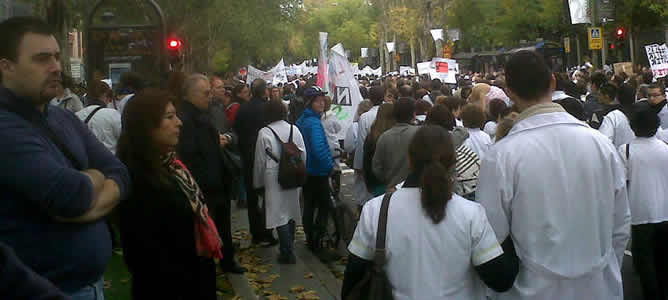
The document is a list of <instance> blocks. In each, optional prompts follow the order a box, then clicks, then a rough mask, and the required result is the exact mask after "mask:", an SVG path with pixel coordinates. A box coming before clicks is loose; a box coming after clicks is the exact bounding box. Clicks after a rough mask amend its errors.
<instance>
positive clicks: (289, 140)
mask: <svg viewBox="0 0 668 300" xmlns="http://www.w3.org/2000/svg"><path fill="white" fill-rule="evenodd" d="M289 125H290V137H289V138H288V143H292V128H293V126H294V125H292V124H289ZM279 141H280V140H279Z"/></svg>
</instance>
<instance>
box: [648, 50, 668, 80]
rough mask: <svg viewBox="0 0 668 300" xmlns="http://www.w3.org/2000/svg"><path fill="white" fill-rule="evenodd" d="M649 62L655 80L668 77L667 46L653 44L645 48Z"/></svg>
mask: <svg viewBox="0 0 668 300" xmlns="http://www.w3.org/2000/svg"><path fill="white" fill-rule="evenodd" d="M645 51H646V52H647V60H649V65H650V67H651V69H652V74H654V78H661V77H665V76H666V75H668V47H667V46H666V44H663V45H659V44H652V45H647V46H645Z"/></svg>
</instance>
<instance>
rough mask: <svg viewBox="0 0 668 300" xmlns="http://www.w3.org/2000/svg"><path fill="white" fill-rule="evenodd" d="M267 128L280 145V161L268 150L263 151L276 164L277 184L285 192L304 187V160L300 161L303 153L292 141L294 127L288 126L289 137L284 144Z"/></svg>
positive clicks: (305, 176)
mask: <svg viewBox="0 0 668 300" xmlns="http://www.w3.org/2000/svg"><path fill="white" fill-rule="evenodd" d="M267 128H269V130H271V133H273V134H274V137H275V138H276V139H277V140H278V142H279V143H280V145H281V155H280V159H277V158H276V157H275V156H274V155H273V153H271V151H269V148H267V149H265V152H266V153H267V155H269V157H270V158H271V159H273V160H274V161H275V162H277V163H278V184H279V185H281V187H282V188H283V189H285V190H288V189H294V188H298V187H302V186H304V184H306V178H307V175H306V165H305V164H304V160H302V153H303V152H304V151H302V150H299V147H297V145H295V143H294V142H293V141H292V130H293V129H294V125H290V137H289V138H288V141H287V142H285V143H284V142H283V141H281V138H279V137H278V134H276V131H274V129H272V128H271V127H269V126H267Z"/></svg>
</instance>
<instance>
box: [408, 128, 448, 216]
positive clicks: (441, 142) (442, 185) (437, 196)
mask: <svg viewBox="0 0 668 300" xmlns="http://www.w3.org/2000/svg"><path fill="white" fill-rule="evenodd" d="M408 153H409V156H410V160H411V165H412V170H413V172H414V173H415V174H416V175H418V176H419V178H420V191H421V196H420V201H421V204H422V209H423V210H424V213H425V215H427V216H428V217H429V218H430V219H431V220H432V221H433V222H434V224H438V223H440V222H441V221H442V220H443V219H444V218H445V207H446V205H447V204H448V201H450V199H452V191H453V186H454V182H453V180H452V178H453V174H452V169H453V168H454V166H455V160H456V156H455V148H454V146H453V144H452V139H451V137H450V133H449V132H447V131H446V130H445V129H443V128H441V127H440V126H433V125H427V126H423V127H422V128H420V129H419V130H418V131H417V133H416V134H415V137H413V140H412V141H411V145H410V146H409V150H408Z"/></svg>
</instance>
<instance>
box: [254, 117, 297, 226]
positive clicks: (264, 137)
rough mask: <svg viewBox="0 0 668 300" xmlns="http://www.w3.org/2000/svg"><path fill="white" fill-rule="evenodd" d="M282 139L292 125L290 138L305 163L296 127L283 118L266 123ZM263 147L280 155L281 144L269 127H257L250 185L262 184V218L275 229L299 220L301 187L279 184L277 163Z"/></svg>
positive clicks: (286, 137) (258, 186)
mask: <svg viewBox="0 0 668 300" xmlns="http://www.w3.org/2000/svg"><path fill="white" fill-rule="evenodd" d="M268 126H270V127H271V128H272V129H274V131H276V134H278V136H279V137H280V138H281V141H282V142H287V141H288V140H289V137H290V127H291V126H292V127H293V129H292V141H293V142H294V143H295V145H297V147H298V148H299V149H300V150H302V151H303V152H302V160H303V161H304V162H306V146H305V145H304V138H303V137H302V135H301V133H300V132H299V129H298V128H297V126H294V125H290V124H289V123H288V122H286V121H277V122H273V123H271V124H269V125H268ZM265 149H269V151H271V153H273V154H274V156H275V157H276V158H277V159H280V158H281V144H279V141H277V140H276V137H274V134H273V133H272V132H271V130H269V129H268V128H262V129H260V132H259V133H258V137H257V142H256V144H255V163H254V164H253V186H254V187H255V188H261V187H264V203H265V217H266V221H267V224H266V225H267V226H266V227H267V229H271V228H276V227H279V226H283V225H285V224H288V221H290V220H291V219H292V220H295V222H297V223H298V224H299V223H301V209H300V206H299V195H300V194H301V191H302V189H301V188H294V189H289V190H284V189H283V188H282V187H281V185H280V184H279V183H278V163H277V162H276V161H274V160H273V159H271V158H269V156H268V155H267V153H266V150H265Z"/></svg>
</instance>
